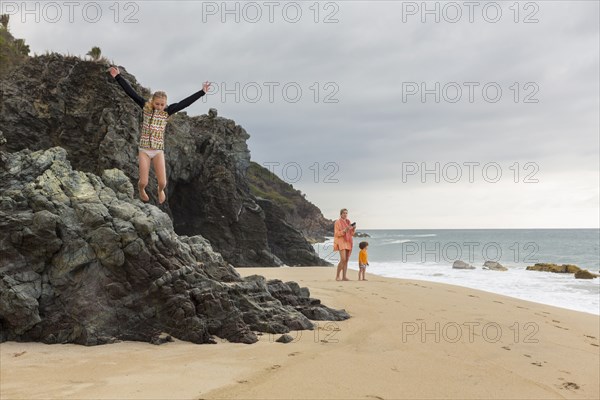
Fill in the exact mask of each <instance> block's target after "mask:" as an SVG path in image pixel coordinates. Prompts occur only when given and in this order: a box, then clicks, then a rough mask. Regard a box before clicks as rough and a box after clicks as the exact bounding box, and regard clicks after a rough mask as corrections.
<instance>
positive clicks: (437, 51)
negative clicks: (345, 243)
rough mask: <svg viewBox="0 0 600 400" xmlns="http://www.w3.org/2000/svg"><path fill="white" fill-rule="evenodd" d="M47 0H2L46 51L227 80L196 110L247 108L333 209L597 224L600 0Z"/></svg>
mask: <svg viewBox="0 0 600 400" xmlns="http://www.w3.org/2000/svg"><path fill="white" fill-rule="evenodd" d="M49 3H52V2H38V3H33V2H31V3H29V4H28V10H33V11H32V12H31V13H30V14H27V13H25V9H24V8H23V7H22V2H21V1H18V2H11V1H3V2H2V12H3V13H6V12H10V13H12V14H13V15H12V16H11V20H10V25H9V27H10V30H11V31H12V33H13V35H14V36H15V37H21V38H24V39H25V40H26V42H27V43H28V44H29V46H30V48H31V51H32V54H33V53H37V54H43V53H44V52H45V51H46V50H48V51H56V52H59V53H64V54H66V53H69V54H74V55H82V56H83V55H85V54H86V53H87V52H88V51H89V50H90V49H91V47H93V46H99V47H100V48H101V49H102V54H103V55H104V56H106V57H107V58H109V59H110V60H112V61H114V62H115V63H116V64H117V65H121V66H124V67H125V68H126V69H127V70H128V71H129V72H130V73H132V74H134V75H135V76H136V77H137V79H138V80H139V81H140V82H141V83H142V84H143V85H144V86H146V87H149V88H151V90H164V91H166V92H167V94H168V95H169V102H172V101H178V100H180V99H181V98H183V97H185V96H188V95H189V94H191V93H193V92H195V91H197V90H199V89H200V88H201V87H202V82H203V81H205V80H209V81H211V82H213V86H214V89H217V91H216V92H214V93H212V94H210V95H208V96H205V97H204V98H202V99H201V100H199V101H198V102H196V103H195V104H194V105H192V106H191V107H189V108H188V109H187V112H188V114H189V115H199V114H204V113H206V112H207V110H208V108H210V107H215V108H217V109H218V111H219V115H220V116H223V117H226V118H231V119H233V120H235V121H236V123H238V124H240V125H241V126H243V127H244V128H245V129H246V131H247V132H248V133H249V134H250V136H251V137H250V139H249V141H248V144H249V147H250V150H251V154H252V159H253V160H254V161H256V162H258V163H260V164H263V165H265V166H271V168H272V169H273V170H274V172H275V173H276V174H277V175H279V176H280V177H281V178H283V179H285V180H286V181H288V182H290V183H292V184H293V185H294V187H295V188H298V189H300V190H302V191H303V192H304V193H306V195H307V198H308V199H309V200H310V201H312V202H313V203H315V204H316V205H317V206H318V207H320V208H321V210H322V211H323V214H324V215H325V216H326V217H328V218H331V219H335V218H337V217H338V214H339V209H340V208H342V207H346V208H348V209H349V218H350V219H351V220H353V221H357V225H358V227H359V229H360V228H363V229H367V228H372V229H373V228H400V229H402V228H406V229H410V228H561V227H564V228H577V227H594V228H597V227H598V226H599V219H600V214H599V203H600V200H599V185H600V177H599V172H598V171H599V168H600V166H599V157H600V156H599V151H600V150H599V135H600V134H599V132H600V126H599V110H600V101H599V100H600V87H599V77H600V70H599V49H600V40H599V31H600V27H599V6H598V2H597V1H533V2H520V3H518V6H517V7H515V6H514V3H515V2H514V1H512V0H511V1H508V2H501V1H498V2H486V1H479V2H478V1H475V2H473V3H472V4H473V5H472V6H470V5H468V4H465V2H462V1H461V2H450V3H448V2H435V1H430V2H427V6H426V7H427V9H428V10H430V11H431V10H433V11H432V12H431V13H428V12H427V10H426V9H425V8H424V7H423V3H422V2H421V1H418V2H394V1H333V2H315V1H296V2H280V1H273V2H233V1H232V2H226V3H224V2H222V1H218V2H201V1H181V2H176V1H169V2H166V1H133V2H120V3H118V6H115V5H114V4H115V2H114V1H108V2H99V1H98V2H85V1H82V2H75V3H76V4H75V5H74V6H72V7H73V8H71V9H69V8H68V6H67V5H65V4H64V3H63V2H62V1H58V2H55V3H52V5H51V6H48V5H46V6H45V4H49ZM436 9H437V11H438V12H437V15H436ZM70 10H71V11H72V17H70V16H69V12H70ZM57 11H59V12H60V14H59V13H58V12H57ZM99 11H100V13H99ZM117 11H118V12H117ZM228 11H229V12H228ZM36 12H38V13H39V22H36V15H35V13H36ZM259 12H260V13H261V14H259ZM270 14H271V15H270ZM436 17H437V18H439V20H438V21H436ZM70 18H72V20H73V21H72V22H70ZM236 18H238V19H239V21H236ZM23 21H24V22H23ZM224 91H226V92H224ZM436 97H439V101H436ZM436 166H439V169H438V170H439V173H436V172H435V170H436ZM425 169H427V170H429V171H430V172H429V173H426V174H423V172H424V170H425ZM425 172H426V171H425ZM458 173H460V175H457V174H458ZM499 174H500V175H499ZM436 178H437V179H436ZM436 180H438V182H436ZM515 181H516V182H515Z"/></svg>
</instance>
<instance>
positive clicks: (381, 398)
mask: <svg viewBox="0 0 600 400" xmlns="http://www.w3.org/2000/svg"><path fill="white" fill-rule="evenodd" d="M365 397H369V398H371V399H379V400H385V399H384V398H383V397H381V396H375V395H372V394H368V395H366V396H365Z"/></svg>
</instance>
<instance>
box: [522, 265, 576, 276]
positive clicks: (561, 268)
mask: <svg viewBox="0 0 600 400" xmlns="http://www.w3.org/2000/svg"><path fill="white" fill-rule="evenodd" d="M580 269H581V268H579V267H578V266H577V265H572V264H563V265H558V264H552V263H536V264H535V265H530V266H528V267H527V268H526V270H527V271H544V272H554V273H558V274H574V273H575V272H577V271H579V270H580Z"/></svg>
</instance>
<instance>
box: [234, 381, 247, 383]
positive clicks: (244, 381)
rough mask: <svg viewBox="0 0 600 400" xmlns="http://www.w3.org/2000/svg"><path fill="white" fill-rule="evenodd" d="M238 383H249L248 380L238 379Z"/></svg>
mask: <svg viewBox="0 0 600 400" xmlns="http://www.w3.org/2000/svg"><path fill="white" fill-rule="evenodd" d="M236 382H237V383H248V381H236Z"/></svg>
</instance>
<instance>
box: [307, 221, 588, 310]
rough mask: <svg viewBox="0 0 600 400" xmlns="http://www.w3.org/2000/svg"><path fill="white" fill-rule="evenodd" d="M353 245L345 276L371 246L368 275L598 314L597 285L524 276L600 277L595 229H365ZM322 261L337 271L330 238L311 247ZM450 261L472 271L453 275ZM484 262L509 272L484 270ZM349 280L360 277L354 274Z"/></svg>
mask: <svg viewBox="0 0 600 400" xmlns="http://www.w3.org/2000/svg"><path fill="white" fill-rule="evenodd" d="M361 232H364V233H367V234H369V235H370V236H371V237H369V238H354V250H353V251H352V255H351V258H350V262H349V264H348V269H349V270H358V251H359V248H358V243H359V242H360V241H363V240H364V241H367V242H369V249H368V252H369V267H368V268H367V272H369V273H372V274H376V275H380V276H385V277H392V278H405V279H419V280H424V281H433V282H442V283H450V284H453V285H458V286H465V287H469V288H474V289H480V290H485V291H488V292H493V293H499V294H503V295H506V296H511V297H516V298H519V299H524V300H529V301H534V302H538V303H543V304H549V305H553V306H557V307H563V308H567V309H571V310H577V311H583V312H587V313H591V314H596V315H600V278H596V279H593V280H587V279H575V278H574V277H573V275H572V274H556V273H551V272H539V271H527V270H526V269H525V268H526V267H527V266H528V265H533V264H535V263H537V262H548V263H555V264H575V265H577V266H578V267H580V268H583V269H587V270H589V271H590V272H594V273H596V274H598V273H599V270H600V230H598V229H456V230H455V229H435V230H363V231H361ZM314 247H315V250H316V251H317V253H318V254H319V256H320V257H321V258H324V259H325V260H327V261H329V262H331V263H333V264H337V262H338V261H339V255H338V253H337V252H334V251H333V238H328V240H327V241H326V242H324V243H318V244H315V245H314ZM455 260H462V261H465V262H467V263H469V264H471V265H473V266H474V267H476V269H474V270H459V269H453V268H452V263H453V262H454V261H455ZM486 260H491V261H498V262H499V263H501V264H502V265H503V266H505V267H506V268H508V271H488V270H484V269H482V266H483V263H484V262H485V261H486ZM349 278H350V279H356V278H357V274H356V273H354V272H351V273H350V274H349Z"/></svg>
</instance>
